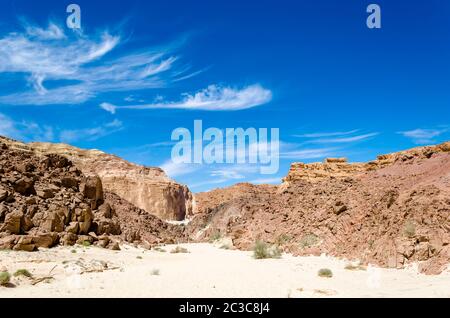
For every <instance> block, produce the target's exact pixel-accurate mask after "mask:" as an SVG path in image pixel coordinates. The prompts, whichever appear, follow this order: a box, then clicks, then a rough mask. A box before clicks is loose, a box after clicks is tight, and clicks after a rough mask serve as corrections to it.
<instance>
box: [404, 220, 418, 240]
mask: <svg viewBox="0 0 450 318" xmlns="http://www.w3.org/2000/svg"><path fill="white" fill-rule="evenodd" d="M403 234H404V235H405V236H406V237H409V238H412V237H414V236H415V235H416V225H415V224H414V222H413V221H410V220H409V221H406V223H405V225H404V226H403Z"/></svg>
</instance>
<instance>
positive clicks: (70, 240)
mask: <svg viewBox="0 0 450 318" xmlns="http://www.w3.org/2000/svg"><path fill="white" fill-rule="evenodd" d="M77 240H78V236H77V235H76V234H73V233H65V234H64V235H62V237H61V238H60V243H61V244H62V245H64V246H72V245H75V243H76V242H77Z"/></svg>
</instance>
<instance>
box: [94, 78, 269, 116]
mask: <svg viewBox="0 0 450 318" xmlns="http://www.w3.org/2000/svg"><path fill="white" fill-rule="evenodd" d="M183 95H184V98H183V99H182V100H181V101H178V102H163V103H153V104H142V105H126V106H114V105H111V104H107V103H102V104H101V105H100V107H101V108H103V109H105V110H107V111H109V112H111V113H113V112H115V110H116V109H192V110H194V109H197V110H207V111H225V110H229V111H230V110H242V109H248V108H252V107H256V106H260V105H263V104H266V103H268V102H270V101H271V100H272V92H271V91H270V90H268V89H265V88H263V87H262V86H261V85H259V84H254V85H250V86H247V87H244V88H241V89H236V88H231V87H223V86H218V85H210V86H208V87H207V88H206V89H203V90H201V91H199V92H197V93H195V94H193V95H192V94H187V93H186V94H183Z"/></svg>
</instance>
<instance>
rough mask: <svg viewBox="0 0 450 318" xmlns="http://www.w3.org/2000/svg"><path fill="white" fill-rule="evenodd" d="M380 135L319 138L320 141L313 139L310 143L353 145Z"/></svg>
mask: <svg viewBox="0 0 450 318" xmlns="http://www.w3.org/2000/svg"><path fill="white" fill-rule="evenodd" d="M377 135H379V133H369V134H362V135H356V136H351V137H342V136H340V137H336V138H318V139H312V140H309V141H308V142H309V143H314V144H342V143H352V142H357V141H363V140H368V139H370V138H372V137H375V136H377Z"/></svg>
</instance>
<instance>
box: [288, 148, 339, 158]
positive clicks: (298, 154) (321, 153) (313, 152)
mask: <svg viewBox="0 0 450 318" xmlns="http://www.w3.org/2000/svg"><path fill="white" fill-rule="evenodd" d="M337 150H338V149H337V148H317V149H300V150H291V151H285V152H282V153H281V154H280V157H281V158H285V159H294V160H308V159H320V158H326V157H333V156H335V155H336V153H337Z"/></svg>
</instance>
